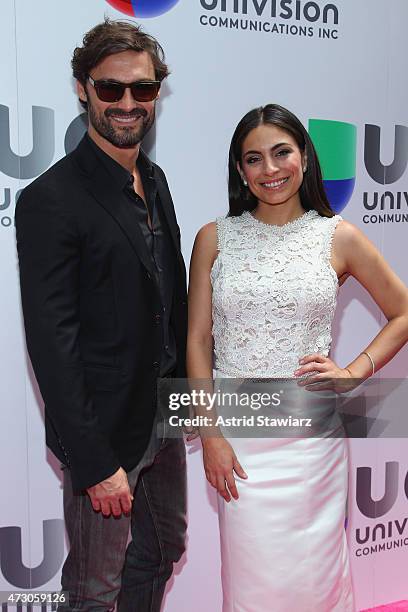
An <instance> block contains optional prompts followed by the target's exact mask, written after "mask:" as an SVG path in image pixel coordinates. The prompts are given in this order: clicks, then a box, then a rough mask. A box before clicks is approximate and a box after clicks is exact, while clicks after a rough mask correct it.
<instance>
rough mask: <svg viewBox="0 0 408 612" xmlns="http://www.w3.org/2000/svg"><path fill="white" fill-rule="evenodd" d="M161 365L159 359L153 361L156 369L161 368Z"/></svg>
mask: <svg viewBox="0 0 408 612" xmlns="http://www.w3.org/2000/svg"><path fill="white" fill-rule="evenodd" d="M159 366H160V364H159V362H158V361H154V362H153V367H154V369H155V370H158V369H159Z"/></svg>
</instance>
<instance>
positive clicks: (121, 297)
mask: <svg viewBox="0 0 408 612" xmlns="http://www.w3.org/2000/svg"><path fill="white" fill-rule="evenodd" d="M72 66H73V74H74V77H75V78H76V79H77V88H78V95H79V99H80V101H81V103H82V104H83V105H84V106H86V107H87V109H88V115H89V129H88V133H87V134H86V135H85V136H84V138H83V140H82V141H81V143H80V144H79V146H78V148H77V149H76V150H75V151H74V152H73V153H71V154H70V155H67V156H66V157H65V158H64V159H62V160H61V161H59V162H58V163H57V164H55V165H54V166H53V167H52V168H50V169H49V170H48V171H47V172H45V174H43V175H42V176H40V177H39V178H38V179H37V180H36V181H34V182H33V183H32V184H31V185H30V186H29V187H27V188H26V189H25V190H24V193H23V194H22V195H21V198H20V200H19V203H18V206H17V211H16V228H17V246H18V254H19V263H20V279H21V293H22V304H23V312H24V320H25V328H26V337H27V346H28V350H29V354H30V356H31V360H32V363H33V367H34V370H35V373H36V376H37V379H38V383H39V386H40V389H41V393H42V395H43V398H44V402H45V420H46V436H47V444H48V446H49V447H50V448H51V449H52V451H53V452H54V453H55V455H56V456H57V457H58V458H59V459H60V460H61V462H62V463H63V465H64V512H65V520H66V526H67V531H68V535H69V539H70V552H69V555H68V558H67V560H66V562H65V564H64V567H63V570H62V589H63V590H64V591H68V592H69V596H70V603H69V606H64V607H60V609H64V610H72V611H74V610H75V611H76V610H92V611H93V612H94V611H96V610H98V611H99V610H100V611H102V610H103V611H106V610H111V609H113V607H114V605H115V601H116V599H117V598H118V604H117V605H118V610H120V611H128V610H135V611H137V612H143V611H149V612H150V611H159V610H160V604H161V600H162V597H163V593H164V589H165V584H166V580H167V579H168V578H169V576H170V575H171V573H172V567H173V563H174V562H176V561H177V560H178V559H179V558H180V556H181V555H182V553H183V551H184V537H185V529H186V518H185V516H186V508H185V450H184V444H183V441H182V440H175V439H172V440H171V439H166V438H165V437H163V435H161V436H160V437H158V434H157V431H158V428H157V423H158V420H159V419H160V414H156V383H157V378H158V377H159V376H161V377H168V376H177V377H183V376H185V369H184V368H185V363H184V358H185V341H186V340H185V336H186V319H187V312H186V307H187V305H186V287H185V268H184V263H183V259H182V256H181V252H180V232H179V229H178V225H177V222H176V217H175V213H174V208H173V203H172V200H171V196H170V192H169V189H168V186H167V182H166V178H165V176H164V173H163V171H162V170H161V169H160V168H159V167H158V166H157V165H156V164H154V163H152V162H151V161H149V159H148V158H147V157H146V155H145V154H144V153H143V152H142V150H141V149H140V143H141V141H142V140H143V137H144V136H145V134H146V133H147V132H148V130H149V129H150V127H151V126H152V124H153V122H154V118H155V106H156V101H157V98H158V97H159V93H160V85H161V82H162V81H163V79H164V78H165V77H166V76H167V75H168V69H167V66H166V65H165V63H164V55H163V51H162V49H161V47H160V45H159V44H158V43H157V41H156V40H155V39H153V38H152V37H150V36H149V35H147V34H145V33H143V32H142V31H141V30H140V28H139V27H138V26H137V25H134V24H130V23H127V22H120V21H118V22H114V21H110V20H105V22H104V23H102V24H100V25H97V26H96V27H95V28H93V29H92V30H91V31H90V32H88V33H87V34H86V35H85V37H84V40H83V47H81V48H77V49H75V51H74V56H73V60H72ZM129 525H130V527H131V534H132V541H131V543H130V544H129V546H128V547H127V550H126V545H127V539H128V532H129ZM125 553H126V555H125ZM122 568H123V571H122ZM119 592H120V593H119ZM118 595H119V597H118Z"/></svg>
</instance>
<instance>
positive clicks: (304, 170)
mask: <svg viewBox="0 0 408 612" xmlns="http://www.w3.org/2000/svg"><path fill="white" fill-rule="evenodd" d="M305 172H307V166H305V167H304V168H303V174H304V173H305Z"/></svg>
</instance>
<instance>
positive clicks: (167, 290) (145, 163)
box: [87, 136, 177, 376]
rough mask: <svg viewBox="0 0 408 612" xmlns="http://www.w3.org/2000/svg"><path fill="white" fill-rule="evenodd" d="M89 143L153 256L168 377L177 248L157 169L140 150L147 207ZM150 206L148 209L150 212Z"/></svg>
mask: <svg viewBox="0 0 408 612" xmlns="http://www.w3.org/2000/svg"><path fill="white" fill-rule="evenodd" d="M87 138H88V140H89V143H90V144H91V146H92V148H93V149H94V151H95V153H96V154H97V155H98V157H99V159H100V160H101V161H102V163H103V164H104V166H105V167H106V168H107V170H108V171H109V173H110V174H111V176H112V178H113V180H114V182H115V183H116V184H117V187H118V197H123V196H125V197H126V199H127V201H128V203H129V206H132V210H133V211H134V217H135V223H137V224H138V226H139V228H140V231H141V232H142V234H143V237H144V240H145V242H146V245H147V247H148V250H149V252H150V254H151V257H152V261H153V263H154V267H155V270H156V280H157V284H158V286H159V291H160V297H161V302H162V313H161V315H159V316H160V319H159V321H161V323H162V329H163V350H162V356H161V365H160V376H166V375H167V374H169V373H170V372H172V371H173V370H174V369H175V367H176V362H177V355H176V341H175V337H174V333H173V330H172V328H171V325H170V316H171V306H172V301H173V292H174V281H175V267H176V253H175V249H174V247H173V244H172V241H171V237H170V232H169V228H168V226H167V222H166V219H165V216H164V214H163V210H162V203H161V201H160V197H159V194H158V191H157V184H156V180H155V176H154V166H153V165H152V164H151V163H150V160H149V158H148V157H147V156H146V155H145V154H144V153H143V151H139V156H138V159H137V162H136V165H137V168H138V170H139V174H140V178H141V180H142V184H143V190H144V193H145V197H146V205H145V203H144V201H143V200H142V198H141V197H140V196H139V195H138V194H137V193H136V192H135V190H134V188H133V181H134V179H133V176H132V174H131V173H130V172H129V171H128V170H126V168H124V167H123V166H121V165H120V164H119V163H118V162H116V161H115V160H114V159H113V158H112V157H110V155H107V154H106V153H105V152H104V151H102V149H100V148H99V147H98V145H97V144H96V143H95V142H94V141H93V140H92V138H90V137H89V136H87ZM146 206H147V209H146ZM147 210H148V211H149V216H150V220H151V228H150V227H149V225H148V216H147Z"/></svg>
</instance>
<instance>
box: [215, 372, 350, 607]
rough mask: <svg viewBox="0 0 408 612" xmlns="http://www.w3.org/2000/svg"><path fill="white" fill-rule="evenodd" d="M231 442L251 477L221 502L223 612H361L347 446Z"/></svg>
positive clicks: (321, 441)
mask: <svg viewBox="0 0 408 612" xmlns="http://www.w3.org/2000/svg"><path fill="white" fill-rule="evenodd" d="M220 376H221V375H220V373H217V377H220ZM224 433H225V432H224ZM227 436H228V433H227ZM228 441H229V442H230V444H231V445H232V447H233V448H234V451H235V453H236V455H237V458H238V461H239V462H240V463H241V465H242V467H243V469H244V470H245V472H246V473H247V474H248V479H247V480H243V479H240V478H239V477H236V481H237V488H238V493H239V499H238V500H237V501H235V500H233V499H232V500H231V501H230V502H229V503H227V502H225V501H224V499H223V498H221V497H220V496H218V506H219V524H220V536H221V558H222V586H223V597H224V599H223V612H354V603H353V592H352V585H351V577H350V568H349V558H348V549H347V540H346V532H345V511H346V503H347V487H348V452H347V440H346V439H345V438H343V437H337V438H335V437H333V438H331V437H328V438H303V439H298V438H279V439H276V438H275V439H274V438H258V439H257V438H228Z"/></svg>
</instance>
